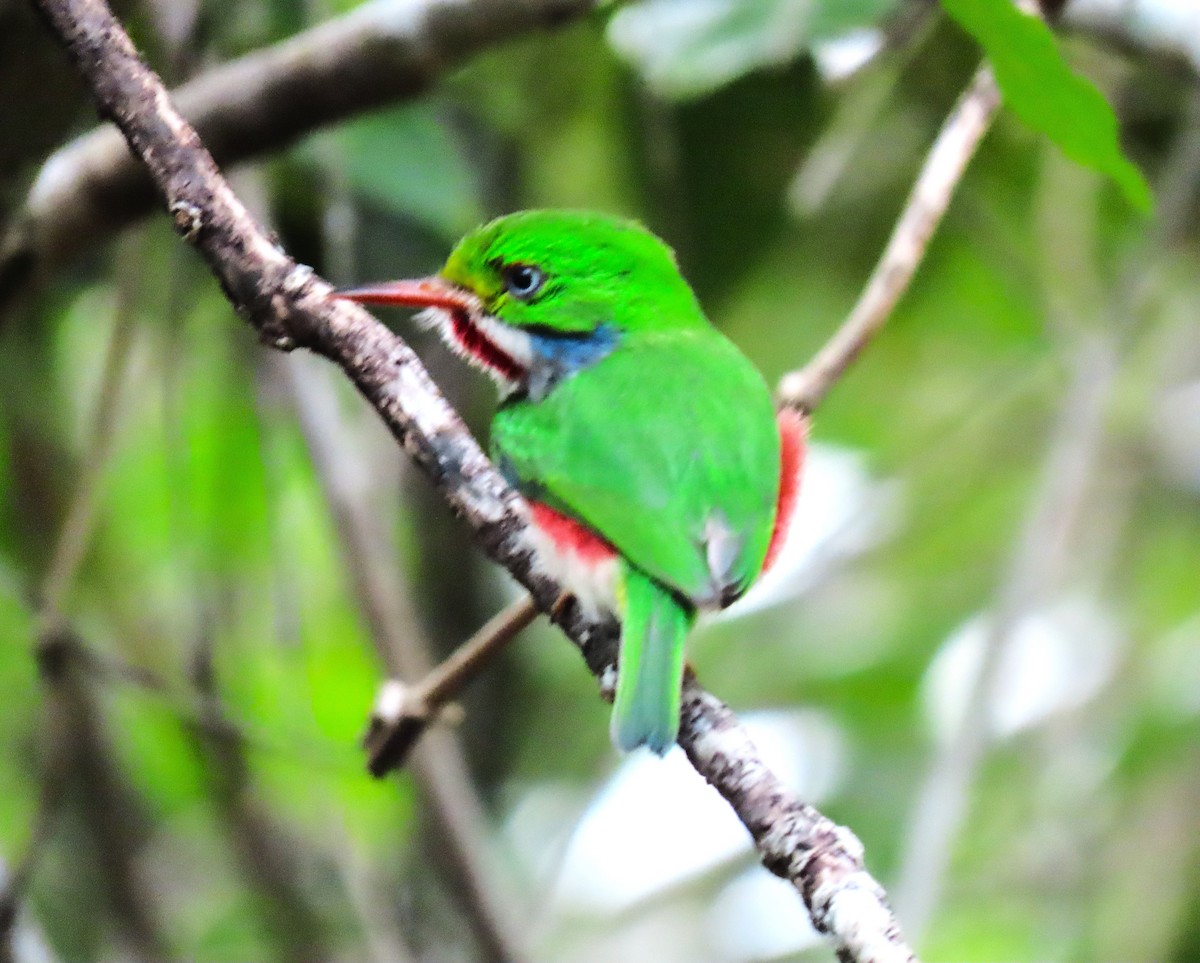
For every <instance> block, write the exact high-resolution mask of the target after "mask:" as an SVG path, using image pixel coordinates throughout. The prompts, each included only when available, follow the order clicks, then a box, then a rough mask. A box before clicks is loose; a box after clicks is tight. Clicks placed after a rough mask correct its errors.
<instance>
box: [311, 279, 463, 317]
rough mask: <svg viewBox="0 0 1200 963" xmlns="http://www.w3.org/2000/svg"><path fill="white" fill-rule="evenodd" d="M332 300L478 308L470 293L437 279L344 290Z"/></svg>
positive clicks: (384, 283) (414, 306)
mask: <svg viewBox="0 0 1200 963" xmlns="http://www.w3.org/2000/svg"><path fill="white" fill-rule="evenodd" d="M333 296H334V297H335V298H344V299H345V300H347V301H357V302H358V303H359V304H395V305H401V306H404V307H410V308H447V309H449V310H451V311H455V310H459V311H472V310H474V309H475V308H477V307H478V306H479V302H478V299H477V298H476V297H475V295H473V294H472V293H471V292H469V291H466V290H464V289H463V288H460V287H458V286H456V285H454V284H451V283H450V282H449V281H447V280H445V279H444V278H440V277H438V276H437V275H433V276H432V277H427V278H416V279H414V280H411V281H382V282H380V283H379V284H372V285H368V286H367V287H362V288H347V289H346V290H343V291H335V292H334V294H333Z"/></svg>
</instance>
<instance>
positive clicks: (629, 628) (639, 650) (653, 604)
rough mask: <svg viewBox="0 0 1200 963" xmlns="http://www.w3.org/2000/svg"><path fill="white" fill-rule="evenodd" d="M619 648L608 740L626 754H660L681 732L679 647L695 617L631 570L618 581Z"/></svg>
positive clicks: (662, 753)
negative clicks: (644, 749)
mask: <svg viewBox="0 0 1200 963" xmlns="http://www.w3.org/2000/svg"><path fill="white" fill-rule="evenodd" d="M621 594H622V602H623V605H622V609H623V612H622V619H621V650H620V657H619V660H618V663H617V693H616V698H615V699H614V701H613V714H612V739H613V742H614V743H616V746H617V748H618V749H621V750H623V751H625V752H630V751H632V750H634V749H636V748H638V746H646V747H648V748H650V749H652V750H653V751H654V752H656V753H658V754H659V755H660V756H661V755H664V754H665V753H666V751H667V750H668V749H670V748H671V746H673V745H674V744H675V737H676V735H677V734H678V733H679V692H680V686H681V685H682V682H683V643H684V640H685V639H686V638H687V633H688V629H690V628H691V625H692V621H693V619H694V617H695V616H694V613H693V612H692V610H691V609H690V608H688V607H687V606H685V605H684V604H683V603H681V602H680V601H679V600H678V599H677V598H676V597H675V596H674V595H672V594H671V593H670V592H669V591H667V590H666V589H665V588H663V587H662V586H661V585H659V584H658V583H657V582H655V581H654V580H653V579H651V578H649V577H648V576H646V575H644V574H643V573H641V572H639V571H638V570H637V569H635V568H633V567H631V566H624V572H623V579H622V593H621Z"/></svg>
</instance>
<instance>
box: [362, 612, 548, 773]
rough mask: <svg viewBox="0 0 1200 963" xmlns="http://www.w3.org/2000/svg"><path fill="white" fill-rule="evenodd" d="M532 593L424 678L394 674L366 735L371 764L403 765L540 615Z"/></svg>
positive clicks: (376, 767) (378, 768)
mask: <svg viewBox="0 0 1200 963" xmlns="http://www.w3.org/2000/svg"><path fill="white" fill-rule="evenodd" d="M539 614H540V613H539V611H538V607H537V605H536V604H535V603H534V601H533V599H532V598H530V597H529V596H528V595H526V596H524V597H522V598H521V599H519V600H517V601H516V602H514V603H513V604H512V605H510V606H509V607H508V608H506V609H505V610H504V611H503V612H501V613H499V614H498V615H496V616H495V617H494V618H492V619H490V620H489V621H488V622H487V624H486V625H484V626H483V627H482V628H481V629H480V630H479V631H478V632H476V633H475V634H474V635H473V636H471V638H470V639H468V640H467V641H466V642H464V643H463V644H462V645H461V646H459V647H458V648H457V649H455V650H454V652H453V653H451V655H450V656H449V658H447V659H446V660H445V661H443V662H441V663H439V664H438V666H437V667H436V668H434V669H433V670H432V671H431V672H429V673H428V674H427V675H426V676H425V677H424V678H423V679H421V681H420V682H418V683H416V684H415V685H406V684H405V683H403V682H401V681H400V680H399V679H389V680H388V682H387V683H386V684H385V685H384V687H383V689H382V690H381V691H380V693H379V698H378V700H376V703H375V709H374V711H373V712H372V714H371V721H370V725H369V727H368V729H367V733H366V735H365V736H364V737H363V747H364V748H365V749H366V750H367V767H368V768H369V769H370V770H371V774H372V775H375V776H382V775H383V774H384V773H386V772H389V771H390V770H392V769H395V768H397V767H399V766H402V765H404V760H405V759H406V758H407V757H408V753H409V751H410V750H411V749H412V747H413V745H414V744H415V743H416V741H417V739H419V738H420V736H421V733H423V732H424V731H425V729H426V727H427V726H428V725H429V724H430V723H431V722H433V721H434V720H435V719H436V718H437V717H438V714H439V713H440V712H441V711H442V709H443V708H444V707H445V706H446V704H447V703H448V702H450V701H451V700H452V699H454V698H456V697H457V696H458V694H459V693H460V692H462V690H463V688H464V687H465V686H466V685H467V683H468V682H470V681H471V680H472V679H473V678H475V676H476V675H478V674H479V672H480V670H482V669H483V667H484V666H485V665H486V664H487V663H488V662H489V661H491V659H492V658H493V657H494V656H495V655H496V653H497V652H499V651H500V650H501V649H503V648H504V647H505V646H506V645H508V643H509V642H511V641H512V640H513V639H514V638H516V637H517V635H519V634H520V632H521V630H522V629H524V628H525V627H526V626H528V625H529V624H530V623H531V622H533V620H534V619H536V618H537V617H538V615H539Z"/></svg>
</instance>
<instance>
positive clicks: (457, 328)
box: [446, 308, 527, 384]
mask: <svg viewBox="0 0 1200 963" xmlns="http://www.w3.org/2000/svg"><path fill="white" fill-rule="evenodd" d="M447 313H448V314H449V315H450V324H449V325H448V327H447V328H446V331H447V333H448V335H449V336H450V337H451V338H452V339H453V342H454V345H455V347H457V348H458V349H459V350H460V351H461V352H462V353H463V354H464V355H465V356H466V357H467V358H468V359H469V360H471V361H474V362H476V363H477V364H478V365H479V366H480V367H482V368H484V369H485V370H486V371H489V372H492V373H494V374H495V375H496V376H497V377H499V378H501V379H503V380H504V381H506V382H509V383H511V384H519V383H520V382H521V381H523V380H524V379H525V375H526V373H527V369H526V367H525V366H524V365H522V364H521V363H520V362H518V361H517V360H516V359H515V358H514V357H512V355H510V354H509V353H508V352H506V351H505V350H504V349H503V348H501V347H500V346H499V345H498V344H497V343H496V342H495V341H493V340H492V339H491V338H489V337H488V336H487V334H485V333H484V331H483V330H482V329H481V328H480V326H479V325H477V324H476V323H475V322H474V321H473V320H472V318H471V315H470V314H469V313H468V312H467V311H465V310H463V309H461V308H459V309H456V310H452V311H449V312H447Z"/></svg>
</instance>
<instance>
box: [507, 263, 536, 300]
mask: <svg viewBox="0 0 1200 963" xmlns="http://www.w3.org/2000/svg"><path fill="white" fill-rule="evenodd" d="M500 276H501V277H502V278H504V286H505V287H506V288H507V289H508V293H509V294H511V295H512V296H513V297H514V298H516V299H517V300H518V301H527V300H529V299H530V298H531V297H533V296H534V295H535V294H537V293H538V291H540V290H541V289H542V285H543V284H545V283H546V272H544V271H542V270H541V269H540V268H535V267H534V266H533V265H532V264H506V265H505V266H504V267H503V268H502V269H501V271H500Z"/></svg>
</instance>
